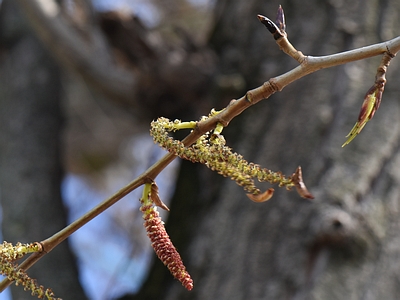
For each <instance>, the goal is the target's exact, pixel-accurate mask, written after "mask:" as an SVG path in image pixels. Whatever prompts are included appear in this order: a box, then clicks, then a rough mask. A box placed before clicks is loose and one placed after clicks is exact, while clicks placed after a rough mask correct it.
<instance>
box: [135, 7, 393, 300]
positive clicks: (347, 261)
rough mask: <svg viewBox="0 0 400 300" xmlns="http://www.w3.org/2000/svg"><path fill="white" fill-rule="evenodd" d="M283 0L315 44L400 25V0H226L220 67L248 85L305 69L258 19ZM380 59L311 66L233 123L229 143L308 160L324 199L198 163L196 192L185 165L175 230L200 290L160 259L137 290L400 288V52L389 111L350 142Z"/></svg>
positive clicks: (315, 49)
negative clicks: (241, 180) (250, 187)
mask: <svg viewBox="0 0 400 300" xmlns="http://www.w3.org/2000/svg"><path fill="white" fill-rule="evenodd" d="M279 4H282V6H283V8H284V9H285V12H286V20H287V32H288V34H289V39H290V40H291V42H292V43H293V44H294V45H295V46H296V47H297V49H298V50H300V51H302V52H303V53H305V54H306V55H307V54H309V55H322V54H331V53H335V52H340V51H344V50H348V49H353V48H356V47H361V46H364V45H368V44H372V43H376V42H381V41H383V40H385V39H388V38H393V37H395V36H396V35H398V34H399V32H398V31H396V29H398V28H400V26H399V25H400V24H399V19H398V18H397V17H396V16H398V14H399V13H400V3H399V2H398V1H391V0H389V1H370V0H368V1H361V0H356V1H335V0H330V1H327V0H325V1H317V0H312V1H297V2H296V1H279V2H278V1H264V0H255V1H225V0H220V1H217V4H216V7H215V15H216V23H215V29H214V31H213V32H212V35H211V46H212V47H213V48H214V49H215V51H216V52H217V54H218V57H219V62H220V63H219V65H218V66H217V70H218V72H219V73H220V74H222V75H228V76H231V78H232V75H234V74H236V77H235V78H241V80H242V81H243V82H245V89H250V88H254V87H256V86H258V85H260V84H261V83H262V82H263V81H266V80H268V79H269V78H270V77H274V76H277V75H279V74H281V73H283V72H286V71H288V70H289V69H290V68H292V67H294V66H296V62H294V61H293V60H292V59H291V58H289V57H286V56H285V55H284V54H283V53H280V52H279V49H278V46H277V45H275V43H274V40H273V38H272V37H271V36H270V35H269V33H268V32H267V30H266V29H265V28H264V27H263V26H262V25H261V24H259V22H258V20H257V18H256V15H257V14H264V15H266V16H269V17H270V18H271V19H274V17H275V11H276V9H277V7H278V5H279ZM379 62H380V58H374V59H369V60H366V61H360V62H356V63H351V64H349V65H347V66H340V67H336V68H332V69H329V70H322V71H319V72H317V73H316V74H312V75H310V76H307V77H306V78H303V79H301V80H299V81H298V82H295V83H293V84H292V85H290V86H289V87H287V88H285V89H284V90H283V91H282V92H280V93H277V94H275V95H273V96H272V97H271V98H270V99H268V100H266V101H265V102H262V103H259V104H257V107H254V108H250V109H249V110H247V111H245V112H244V113H243V115H242V116H241V117H240V118H238V119H235V120H234V121H233V122H232V124H231V125H230V126H229V127H228V128H227V129H226V130H225V131H224V133H226V136H227V142H228V144H230V145H234V146H235V150H236V151H237V152H239V153H241V154H243V155H244V157H245V158H247V159H248V160H250V161H254V162H256V163H259V164H261V165H262V166H265V167H268V168H270V169H272V170H281V171H282V172H283V173H285V174H288V175H290V174H291V173H292V172H293V171H294V170H295V169H296V167H297V166H298V165H301V166H302V167H303V175H304V180H305V182H306V184H307V185H308V187H309V188H310V190H311V191H312V192H313V194H314V195H315V197H316V199H315V200H314V201H313V202H311V201H307V200H304V199H301V198H300V197H299V196H298V195H297V194H296V193H295V192H287V191H284V190H278V191H276V194H275V195H274V197H273V198H272V199H271V200H269V202H267V203H262V204H257V203H253V202H251V201H249V200H248V199H247V197H246V195H245V192H244V191H243V190H242V189H241V188H240V187H238V186H236V185H235V183H233V182H231V181H229V180H228V179H223V180H221V181H218V184H220V185H219V186H218V187H217V188H216V184H215V186H214V187H213V186H212V184H211V185H210V180H209V179H208V181H207V179H206V178H209V177H210V176H214V175H210V174H211V171H209V170H208V169H206V168H204V167H203V168H201V166H200V167H198V168H197V169H199V170H200V169H201V171H200V176H199V177H198V178H193V177H192V178H193V180H200V181H199V184H198V186H197V187H196V186H194V187H195V188H196V189H197V191H196V190H193V189H192V190H190V189H188V187H187V186H185V184H184V182H187V181H188V180H189V179H188V178H189V177H190V176H193V174H195V172H190V171H185V168H188V165H185V167H184V169H183V170H182V176H184V179H185V180H183V179H182V180H183V181H181V182H180V184H178V187H177V192H176V194H177V197H176V198H175V201H176V202H173V205H172V207H171V211H172V213H171V215H170V219H169V221H168V226H167V230H168V229H169V232H170V235H171V238H172V240H173V241H175V240H176V237H177V240H178V241H177V244H178V249H180V250H181V251H182V252H183V258H184V262H185V263H186V266H187V268H188V270H189V272H190V273H191V275H192V277H193V279H194V289H193V291H191V292H187V291H186V290H185V289H184V288H183V287H182V286H181V285H180V284H179V282H176V281H175V280H173V279H171V276H170V274H168V271H167V270H166V268H164V266H162V264H161V263H160V262H158V261H157V262H155V266H154V267H153V271H152V272H151V274H150V277H149V280H148V282H147V284H146V285H145V286H144V288H143V290H142V292H141V293H140V294H139V295H138V296H137V297H136V298H135V299H191V300H194V299H219V300H222V299H229V300H233V299H252V300H254V299H296V300H298V299H398V298H399V297H400V271H399V270H400V259H399V257H400V230H399V229H400V221H399V220H400V215H399V214H400V211H399V208H400V207H399V204H400V203H399V200H400V199H399V197H400V173H399V171H398V165H399V162H400V160H399V159H400V151H399V150H400V134H399V131H400V126H399V125H400V124H399V123H400V118H399V113H400V107H399V101H398V99H399V96H398V95H399V94H400V90H399V89H400V86H399V85H398V84H397V80H398V78H399V76H400V65H399V64H398V62H396V59H394V61H393V64H392V65H391V68H390V71H389V73H388V76H387V78H388V83H387V88H386V90H385V93H384V96H383V101H382V105H381V107H380V110H379V111H378V112H377V114H376V115H375V117H374V119H373V121H372V122H370V123H369V124H368V125H367V126H366V128H365V129H364V131H363V132H362V133H361V135H360V136H358V137H357V138H356V139H355V140H354V141H353V142H352V143H351V144H350V145H348V146H346V147H345V148H341V145H342V143H343V142H344V141H345V136H346V134H347V133H348V132H349V131H350V129H351V128H352V126H353V125H354V123H355V121H356V119H357V117H358V113H359V109H360V107H361V103H362V101H363V97H364V95H365V93H366V91H367V90H368V89H369V87H370V86H372V85H373V83H374V77H375V72H376V68H377V66H378V65H379ZM242 92H243V91H242ZM242 95H243V93H242V94H239V93H238V94H237V95H236V96H234V97H240V96H242ZM230 96H232V95H230ZM218 108H219V107H217V109H218ZM233 128H234V129H235V132H232V131H231V130H232V129H233ZM205 173H206V174H207V175H206V176H204V174H205ZM196 176H197V175H196ZM202 178H203V179H202ZM213 178H214V177H213ZM260 186H262V187H264V188H265V189H266V188H268V187H269V186H268V185H260ZM276 190H277V188H276ZM210 191H211V192H210ZM179 203H191V204H192V206H191V207H190V206H189V205H185V204H179ZM174 206H175V207H174ZM174 209H177V210H179V211H177V212H176V213H174ZM179 215H180V216H182V215H185V218H183V219H182V218H180V219H178V217H179ZM180 231H181V232H184V233H185V234H182V233H179V232H180ZM182 236H183V237H182ZM181 238H184V240H183V241H182V240H181ZM183 250H184V251H183ZM162 270H163V271H162ZM160 282H162V286H161V287H160V288H157V287H156V286H157V284H158V283H160Z"/></svg>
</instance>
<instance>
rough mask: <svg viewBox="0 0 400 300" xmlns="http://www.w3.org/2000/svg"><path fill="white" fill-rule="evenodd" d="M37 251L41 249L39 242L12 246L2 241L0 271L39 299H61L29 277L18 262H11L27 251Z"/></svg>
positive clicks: (0, 246)
mask: <svg viewBox="0 0 400 300" xmlns="http://www.w3.org/2000/svg"><path fill="white" fill-rule="evenodd" d="M39 251H42V246H41V244H40V243H31V244H21V243H17V244H16V245H15V246H14V245H12V244H10V243H7V242H3V243H2V244H1V245H0V273H1V274H2V275H4V276H7V278H8V279H9V280H11V281H14V282H15V285H17V286H22V287H23V288H24V290H25V291H31V294H32V296H37V297H38V298H39V299H43V298H45V299H47V300H61V299H60V298H55V296H54V293H53V291H52V290H51V289H49V288H48V289H45V288H44V287H43V286H42V285H38V284H37V282H36V280H35V279H32V278H30V277H29V276H28V274H27V273H26V272H25V271H24V270H22V269H20V268H19V267H18V264H16V263H14V262H13V261H15V260H17V259H19V258H22V257H23V256H25V255H26V254H28V253H33V252H39Z"/></svg>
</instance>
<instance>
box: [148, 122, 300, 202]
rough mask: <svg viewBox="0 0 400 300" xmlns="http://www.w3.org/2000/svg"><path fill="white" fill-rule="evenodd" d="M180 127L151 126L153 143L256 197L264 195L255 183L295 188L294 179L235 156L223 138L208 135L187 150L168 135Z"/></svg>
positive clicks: (153, 124) (153, 123)
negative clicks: (205, 168) (256, 181)
mask: <svg viewBox="0 0 400 300" xmlns="http://www.w3.org/2000/svg"><path fill="white" fill-rule="evenodd" d="M179 124H181V122H180V121H179V120H175V121H174V122H172V121H170V120H169V119H167V118H164V117H161V118H158V119H157V120H156V121H153V122H152V123H151V129H150V134H151V136H152V137H153V139H154V141H155V142H156V143H157V144H159V145H160V146H161V147H162V148H164V149H166V150H167V151H169V152H171V153H173V154H176V155H178V156H179V157H181V158H183V159H187V160H190V161H192V162H199V163H202V164H204V165H205V166H207V167H208V168H210V169H211V170H213V171H216V172H217V173H218V174H220V175H222V176H225V177H229V178H231V179H232V180H234V181H235V182H236V183H237V184H238V185H240V186H242V187H243V188H244V190H245V191H247V192H249V193H251V194H253V195H258V194H260V193H261V191H260V190H259V189H258V188H257V187H256V186H255V183H254V179H257V180H258V181H260V182H264V181H267V182H270V183H274V184H278V185H279V186H280V187H286V188H287V189H290V188H292V187H293V186H295V182H294V181H293V178H292V176H290V177H285V176H284V175H283V174H282V173H281V172H273V171H271V170H269V169H267V168H261V167H260V166H259V165H257V164H254V163H249V162H248V161H246V160H245V159H244V158H243V156H242V155H240V154H238V153H235V152H232V149H231V148H230V147H228V146H226V143H225V139H224V137H223V136H222V135H221V134H214V133H210V132H208V133H206V134H204V135H202V136H201V137H200V138H199V139H198V140H197V142H196V143H194V144H193V145H191V146H189V147H185V145H184V144H183V143H182V142H181V141H179V140H176V139H173V138H172V137H171V136H169V132H171V131H176V130H177V127H178V125H179Z"/></svg>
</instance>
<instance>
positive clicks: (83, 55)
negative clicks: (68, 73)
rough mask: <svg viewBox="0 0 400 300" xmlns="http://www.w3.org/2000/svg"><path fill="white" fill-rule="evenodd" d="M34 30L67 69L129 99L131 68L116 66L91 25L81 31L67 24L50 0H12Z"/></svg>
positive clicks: (124, 98) (101, 37) (118, 97)
mask: <svg viewBox="0 0 400 300" xmlns="http://www.w3.org/2000/svg"><path fill="white" fill-rule="evenodd" d="M16 2H17V4H18V6H19V7H20V9H21V11H22V12H23V13H24V14H25V15H26V17H27V18H28V20H29V21H30V23H31V25H32V26H33V28H34V30H35V32H36V33H37V35H38V36H39V38H40V39H41V40H42V42H43V43H44V44H45V46H46V47H47V48H48V49H50V52H51V53H52V54H54V55H55V57H56V58H57V60H58V61H60V62H61V64H62V65H63V66H64V67H66V68H67V69H69V70H72V71H73V72H75V73H78V74H79V75H80V76H82V77H83V78H84V79H85V81H86V82H89V83H91V84H92V85H94V86H95V87H96V88H97V89H99V90H101V91H102V92H103V93H104V94H106V95H108V96H111V97H113V98H115V99H119V100H120V101H124V102H126V101H129V99H131V97H132V93H133V91H134V89H135V84H136V82H135V78H134V76H133V74H132V72H130V71H128V70H124V69H122V68H120V67H118V66H117V65H116V64H115V63H114V61H113V58H112V55H111V53H110V52H109V49H108V48H107V46H106V42H105V40H104V38H103V36H102V34H101V33H100V31H99V30H98V28H96V27H95V26H91V27H88V28H87V30H86V31H85V33H84V34H82V32H79V30H78V29H76V28H74V26H71V24H70V23H69V22H68V20H67V19H66V18H65V16H64V15H63V14H62V13H61V8H60V6H59V5H58V4H57V3H56V2H55V1H54V0H47V1H39V0H29V1H25V0H16Z"/></svg>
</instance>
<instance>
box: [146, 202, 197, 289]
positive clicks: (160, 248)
mask: <svg viewBox="0 0 400 300" xmlns="http://www.w3.org/2000/svg"><path fill="white" fill-rule="evenodd" d="M140 210H141V211H142V212H143V219H144V227H145V228H146V232H147V236H148V237H149V238H150V240H151V245H152V247H153V249H154V251H155V252H156V254H157V256H158V258H159V259H160V260H161V261H162V262H163V263H164V265H166V266H167V268H168V269H169V271H170V272H171V274H172V275H173V276H174V277H175V278H176V279H178V280H179V281H180V282H181V283H182V285H183V286H184V287H185V288H186V289H187V290H189V291H190V290H191V289H193V280H192V278H190V275H189V273H188V272H187V271H186V268H185V266H184V265H183V262H182V258H181V256H180V255H179V253H178V251H177V250H176V248H175V246H174V245H173V244H172V242H171V239H170V238H169V236H168V233H167V231H166V230H165V227H164V224H163V222H162V220H161V218H160V216H159V213H158V211H157V210H156V208H155V207H154V205H153V204H149V205H145V204H143V205H142V206H141V208H140Z"/></svg>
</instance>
